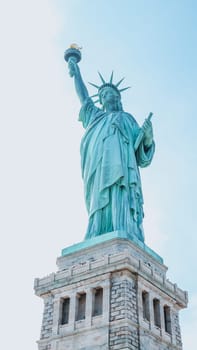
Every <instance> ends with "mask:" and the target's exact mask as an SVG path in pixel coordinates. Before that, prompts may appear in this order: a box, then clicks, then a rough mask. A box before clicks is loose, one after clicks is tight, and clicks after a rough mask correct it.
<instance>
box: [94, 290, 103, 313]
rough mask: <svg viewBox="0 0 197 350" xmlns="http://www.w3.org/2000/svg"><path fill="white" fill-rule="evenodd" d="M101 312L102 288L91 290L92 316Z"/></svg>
mask: <svg viewBox="0 0 197 350" xmlns="http://www.w3.org/2000/svg"><path fill="white" fill-rule="evenodd" d="M102 313H103V288H95V289H94V290H93V308H92V316H99V315H102Z"/></svg>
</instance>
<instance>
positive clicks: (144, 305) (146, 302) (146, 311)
mask: <svg viewBox="0 0 197 350" xmlns="http://www.w3.org/2000/svg"><path fill="white" fill-rule="evenodd" d="M142 309H143V318H144V320H147V321H150V310H149V293H148V292H146V291H145V290H144V291H143V292H142Z"/></svg>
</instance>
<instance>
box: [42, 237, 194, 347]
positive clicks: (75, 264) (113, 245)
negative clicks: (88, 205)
mask: <svg viewBox="0 0 197 350" xmlns="http://www.w3.org/2000/svg"><path fill="white" fill-rule="evenodd" d="M107 235H108V237H107V236H106V237H105V238H106V240H105V242H103V241H101V240H100V241H99V239H96V240H95V241H93V240H90V241H91V244H89V243H90V241H89V243H87V242H86V243H83V244H78V245H74V246H72V247H69V248H66V249H64V250H63V251H62V256H61V257H59V258H58V259H57V266H58V271H57V272H56V273H52V274H50V275H48V276H46V277H44V278H42V279H35V293H36V295H38V296H40V297H42V298H43V300H44V314H43V322H42V329H41V337H40V340H39V341H38V348H39V350H93V349H94V350H107V349H110V350H118V349H124V350H134V349H135V350H137V349H140V350H170V349H174V350H180V349H182V343H181V332H180V326H179V318H178V314H179V311H180V310H181V309H182V308H185V307H186V306H187V293H186V292H184V291H182V290H181V289H180V288H178V286H177V285H176V284H173V283H171V282H170V281H169V280H168V279H166V271H167V268H166V266H165V265H164V264H163V261H162V259H161V258H160V257H159V256H158V255H157V254H155V253H154V252H153V251H151V250H150V249H148V248H147V247H146V246H144V248H143V247H139V245H138V244H136V243H134V242H132V241H130V240H128V239H125V238H123V235H121V234H118V233H114V234H107ZM65 300H66V311H65V307H64V306H63V304H64V303H65ZM63 310H64V311H63ZM64 312H66V313H67V315H68V317H66V318H65V317H64V316H63V313H64ZM80 312H81V314H80ZM83 313H84V314H83Z"/></svg>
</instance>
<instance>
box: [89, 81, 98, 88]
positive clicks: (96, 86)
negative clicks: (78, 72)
mask: <svg viewBox="0 0 197 350" xmlns="http://www.w3.org/2000/svg"><path fill="white" fill-rule="evenodd" d="M88 84H90V85H92V86H94V87H95V88H96V89H99V87H100V86H98V85H96V84H93V83H90V82H89V83H88Z"/></svg>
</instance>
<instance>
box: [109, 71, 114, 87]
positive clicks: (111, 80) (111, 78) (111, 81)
mask: <svg viewBox="0 0 197 350" xmlns="http://www.w3.org/2000/svg"><path fill="white" fill-rule="evenodd" d="M113 76H114V72H113V71H112V73H111V77H110V82H109V83H110V84H112V83H113Z"/></svg>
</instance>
